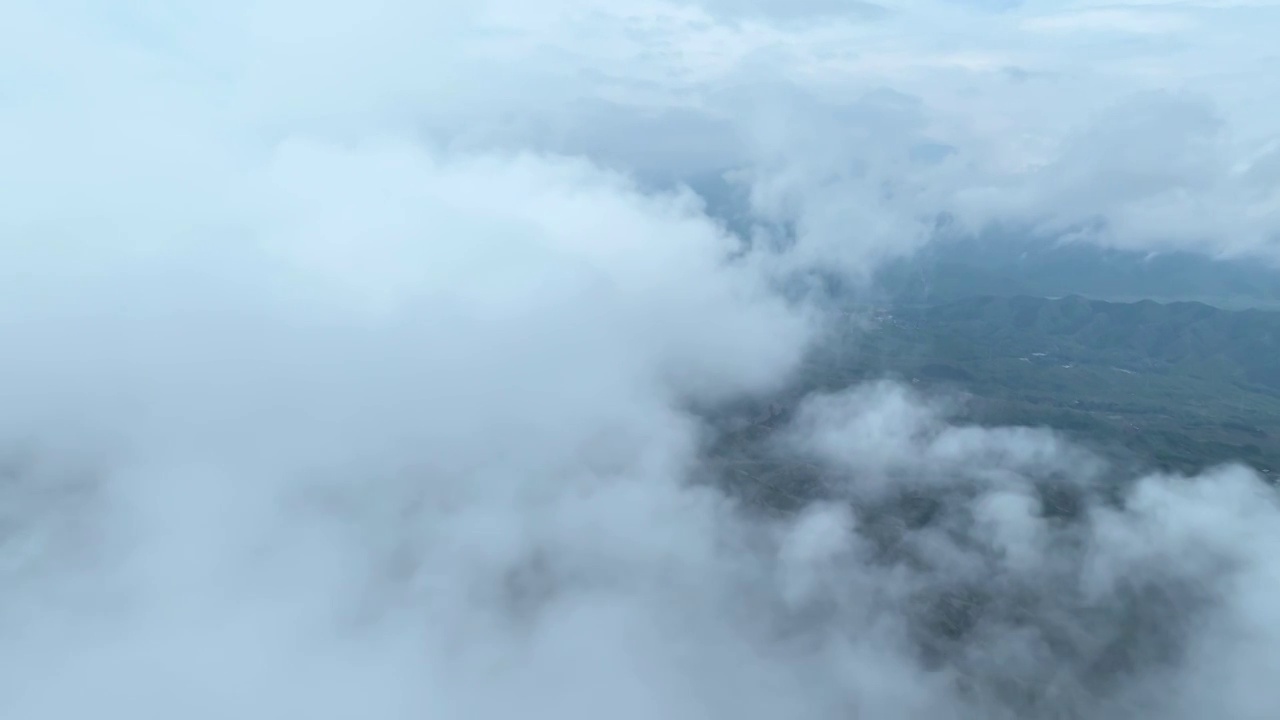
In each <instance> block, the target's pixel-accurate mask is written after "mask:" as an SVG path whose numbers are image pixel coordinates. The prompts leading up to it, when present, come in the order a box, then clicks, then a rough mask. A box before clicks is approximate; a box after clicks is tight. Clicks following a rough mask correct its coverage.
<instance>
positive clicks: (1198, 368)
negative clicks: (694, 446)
mask: <svg viewBox="0 0 1280 720" xmlns="http://www.w3.org/2000/svg"><path fill="white" fill-rule="evenodd" d="M870 316H871V323H872V327H871V329H870V330H867V331H854V332H851V333H849V334H848V335H846V336H845V337H844V338H841V339H839V340H833V341H832V342H831V343H830V344H829V345H827V346H825V347H824V348H822V349H821V351H819V352H817V353H815V355H814V357H813V358H812V360H811V363H810V365H809V367H808V370H807V372H806V374H805V377H804V378H803V379H802V381H801V385H802V386H803V387H802V388H797V390H796V394H797V395H798V394H801V393H803V392H807V391H808V390H810V389H816V388H822V389H833V388H838V387H843V386H847V385H850V384H853V383H856V382H859V381H862V380H866V379H870V378H876V377H886V376H887V377H894V378H898V379H900V380H902V381H903V382H910V383H913V384H916V385H919V386H926V387H927V386H933V387H935V388H938V389H948V388H949V389H951V390H957V391H960V392H963V393H965V394H968V395H970V396H971V397H972V398H973V402H972V403H971V414H970V418H971V419H972V420H974V421H978V422H984V423H999V424H1019V425H1045V426H1050V427H1054V428H1057V429H1059V430H1062V431H1064V432H1067V433H1069V434H1071V435H1073V436H1075V437H1076V438H1077V439H1079V440H1081V441H1083V442H1086V443H1089V444H1092V445H1095V446H1099V447H1101V446H1107V447H1110V448H1112V449H1115V450H1117V451H1123V452H1126V453H1134V454H1136V455H1137V456H1140V459H1142V460H1143V461H1146V462H1150V463H1151V464H1153V465H1156V466H1159V467H1164V468H1169V469H1177V470H1188V471H1190V470H1196V469H1200V468H1203V467H1205V466H1208V465H1213V464H1216V463H1221V462H1229V461H1237V460H1238V461H1244V462H1248V463H1250V464H1252V465H1254V466H1255V467H1257V468H1259V469H1264V468H1265V469H1267V470H1274V471H1277V472H1280V312H1269V311H1261V310H1245V311H1233V310H1223V309H1220V308H1215V307H1212V306H1209V305H1205V304H1203V303H1194V302H1183V303H1169V304H1161V303H1156V302H1152V301H1142V302H1137V303H1113V302H1105V301H1100V300H1088V299H1085V298H1083V297H1080V296H1069V297H1065V298H1058V299H1048V298H1037V297H1027V296H1014V297H990V296H987V297H977V298H967V299H964V300H958V301H955V302H949V303H942V304H937V305H930V306H916V307H910V308H897V309H893V310H889V311H883V310H881V311H879V312H878V313H870Z"/></svg>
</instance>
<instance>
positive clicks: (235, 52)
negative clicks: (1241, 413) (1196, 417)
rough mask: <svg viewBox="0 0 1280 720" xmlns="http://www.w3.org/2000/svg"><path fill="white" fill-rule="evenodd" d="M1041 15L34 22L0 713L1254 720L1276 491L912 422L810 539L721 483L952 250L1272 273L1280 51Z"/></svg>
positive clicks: (17, 111) (786, 432) (1126, 23)
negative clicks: (878, 291) (951, 234)
mask: <svg viewBox="0 0 1280 720" xmlns="http://www.w3.org/2000/svg"><path fill="white" fill-rule="evenodd" d="M1052 5H1053V6H1054V7H1053V8H1051V9H1049V8H1047V6H1046V8H1045V9H1041V10H1031V9H1027V8H1025V7H1024V6H1023V5H1020V4H1016V3H994V2H966V3H941V2H936V3H935V2H916V1H915V0H912V1H911V2H905V1H904V2H894V3H883V4H872V3H863V2H850V3H845V4H842V3H838V2H834V1H829V2H812V3H804V4H796V5H792V4H788V3H781V2H778V3H772V2H753V3H748V4H744V5H741V6H739V5H733V4H731V3H723V2H717V3H707V4H706V5H704V6H699V5H691V4H682V3H669V2H651V1H649V0H628V1H627V2H621V3H608V4H605V3H597V2H592V1H590V0H539V1H538V2H526V3H517V2H505V1H495V2H487V1H486V2H476V3H467V4H462V3H444V2H427V3H412V2H398V1H397V0H381V1H379V2H371V3H363V4H354V3H349V4H343V3H336V2H319V3H299V2H294V1H292V0H276V1H263V2H247V1H246V2H227V3H218V4H213V3H195V2H174V3H169V4H166V5H165V6H164V7H163V8H161V7H158V6H151V5H148V4H143V3H120V4H117V5H112V6H111V7H108V6H106V5H100V4H95V3H82V2H72V1H69V0H68V1H66V2H27V1H26V0H18V1H17V2H13V3H9V4H7V5H6V6H5V9H3V10H0V28H3V29H2V30H0V79H2V80H3V82H2V83H0V86H2V87H3V88H4V90H3V91H2V92H0V108H2V111H0V189H2V190H3V197H4V198H5V201H6V202H5V206H6V210H5V213H4V214H3V217H2V218H0V338H2V339H3V353H0V449H2V451H3V452H0V588H2V592H0V637H3V642H2V643H0V714H2V715H3V716H4V717H6V718H14V719H15V720H28V719H29V720H64V719H67V718H86V717H89V718H104V719H112V720H113V719H115V718H121V719H123V718H130V720H148V719H151V718H155V719H157V720H158V719H160V718H172V717H183V718H190V719H192V720H197V719H200V718H210V719H212V718H233V717H234V718H245V719H246V720H258V719H260V718H261V719H265V718H283V717H308V718H318V719H319V718H334V719H337V718H353V717H365V718H372V719H379V720H380V719H382V718H419V717H432V718H460V719H462V718H466V719H468V720H472V719H475V720H489V719H491V718H492V719H496V718H502V717H508V716H511V715H514V714H520V715H523V716H526V717H533V718H557V720H577V719H579V718H582V719H585V718H592V717H599V716H605V715H607V716H609V717H615V718H622V719H629V718H636V719H639V718H646V719H647V718H671V719H673V720H681V719H684V718H688V719H690V720H694V719H697V720H704V719H707V718H735V719H737V720H754V719H756V718H759V719H762V720H763V719H764V718H784V717H794V718H813V719H815V720H821V719H824V718H851V717H853V718H874V719H885V720H892V719H893V718H904V719H905V718H930V719H932V718H938V719H939V720H942V719H946V718H957V719H961V718H963V719H967V718H974V719H977V718H983V719H989V718H1004V717H1008V718H1103V719H1106V718H1147V717H1150V718H1157V717H1158V718H1175V719H1177V718H1188V719H1190V718H1201V717H1207V716H1216V717H1222V718H1229V719H1230V720H1238V719H1240V720H1242V719H1245V718H1263V717H1270V714H1271V710H1270V709H1271V708H1273V707H1275V706H1276V705H1277V703H1280V690H1277V688H1276V687H1275V685H1274V683H1272V682H1270V678H1271V677H1272V676H1273V675H1274V673H1275V671H1276V670H1280V610H1275V609H1273V606H1274V603H1272V602H1270V599H1271V596H1272V594H1273V593H1274V591H1275V589H1276V588H1277V587H1280V553H1278V552H1277V549H1280V508H1278V507H1277V504H1276V501H1275V498H1274V497H1273V494H1272V491H1271V490H1270V489H1269V488H1268V487H1267V486H1266V485H1264V484H1263V483H1262V482H1261V480H1260V479H1259V478H1258V477H1257V476H1255V475H1254V474H1253V473H1252V471H1250V470H1249V469H1247V468H1244V467H1236V466H1230V467H1224V468H1217V469H1213V470H1211V471H1209V472H1207V473H1206V474H1204V475H1203V476H1202V477H1197V478H1182V477H1166V476H1161V475H1147V474H1143V473H1136V474H1135V473H1133V472H1130V471H1129V470H1128V469H1127V468H1125V467H1119V466H1116V465H1115V464H1114V463H1113V462H1111V461H1109V460H1107V459H1104V458H1102V457H1099V456H1097V455H1095V454H1093V453H1092V452H1090V451H1089V450H1088V449H1085V448H1081V447H1076V446H1073V445H1072V444H1071V443H1070V442H1069V441H1068V440H1066V439H1064V438H1061V437H1058V436H1055V435H1054V434H1053V433H1051V432H1049V431H1046V430H1042V429H1032V428H985V427H976V426H970V425H966V424H964V423H961V422H959V421H958V420H956V419H955V418H956V417H957V416H956V414H955V413H954V412H953V411H954V408H953V407H952V406H951V399H949V398H940V397H933V396H929V395H923V394H920V393H918V392H916V391H914V390H912V389H909V388H904V387H900V386H897V385H894V384H892V383H874V384H870V385H866V386H857V387H852V388H848V389H846V390H843V391H839V392H834V393H827V394H820V395H813V396H810V397H807V398H804V399H803V400H802V401H801V402H800V404H799V406H798V407H797V408H795V411H794V412H790V413H788V414H787V418H788V419H787V421H786V424H785V426H784V427H781V428H779V429H778V431H777V432H775V433H774V434H773V435H772V436H770V438H769V439H768V440H767V441H762V449H761V450H760V452H764V453H768V454H770V455H771V456H773V457H775V458H777V459H778V460H779V461H781V462H786V463H794V464H797V465H804V466H805V467H808V468H811V469H812V472H814V473H816V474H817V475H818V476H820V478H821V483H819V485H820V487H819V488H818V489H816V490H813V491H806V494H804V495H803V496H801V497H798V498H797V500H798V502H797V503H795V504H794V506H793V507H788V508H786V509H780V508H770V507H761V506H760V504H759V503H757V502H752V501H750V500H749V497H750V493H749V492H746V489H747V488H744V486H743V483H744V482H748V481H746V480H743V479H742V478H741V477H740V476H738V475H736V474H735V473H732V472H728V471H726V470H725V467H724V463H722V462H720V460H721V459H722V458H718V457H716V454H715V450H714V448H715V447H716V446H717V445H716V439H717V433H718V432H719V430H718V428H719V427H720V425H719V424H718V423H717V422H715V421H714V420H715V419H716V417H717V413H722V412H728V411H727V410H725V408H731V407H734V406H735V403H741V402H743V401H744V400H745V401H751V402H757V401H758V402H768V399H769V398H771V397H772V396H773V394H774V393H776V392H778V391H781V390H783V389H784V388H787V387H791V386H793V384H794V383H795V381H796V379H797V377H798V373H800V372H801V369H802V360H803V358H804V357H805V353H806V352H808V351H809V350H810V349H811V348H813V347H814V346H815V345H816V344H818V343H820V342H822V340H823V338H824V337H826V333H827V332H828V330H830V329H831V327H832V323H836V322H841V320H840V318H838V317H835V316H832V315H828V314H827V313H826V312H825V310H824V308H825V305H824V303H822V302H820V300H821V298H815V297H813V296H811V295H810V294H806V293H804V292H796V291H795V288H797V287H805V286H806V278H807V277H808V276H809V274H810V273H812V272H814V271H821V272H826V273H834V274H837V275H839V276H841V277H843V278H846V279H847V280H848V281H849V282H851V283H854V284H856V283H859V282H863V281H865V280H866V278H867V277H869V273H870V271H871V270H873V269H874V268H875V267H877V266H878V264H879V263H881V262H883V261H885V260H887V259H890V258H894V257H900V256H904V255H909V254H910V253H911V252H913V251H915V250H916V249H918V248H920V247H923V246H925V245H927V244H928V243H929V242H933V241H936V238H934V237H933V234H932V231H931V228H932V227H934V224H935V221H936V219H937V218H938V217H939V216H941V215H947V216H948V217H952V218H954V219H955V220H956V222H957V224H958V226H959V227H962V228H967V229H968V230H969V231H971V232H980V231H981V230H982V229H983V228H984V227H986V226H988V225H989V224H992V223H1006V224H1021V225H1024V226H1028V227H1036V228H1038V229H1039V230H1041V231H1045V230H1047V231H1048V232H1054V231H1056V229H1063V228H1074V227H1076V226H1078V225H1079V224H1080V223H1081V222H1084V221H1090V222H1094V226H1096V227H1097V228H1099V230H1098V231H1097V232H1096V233H1095V234H1093V235H1089V236H1087V237H1083V238H1079V239H1080V240H1081V241H1085V242H1096V243H1101V244H1108V245H1117V246H1123V247H1137V248H1143V249H1153V250H1154V249H1162V248H1166V247H1183V248H1190V249H1194V250H1198V251H1202V252H1204V253H1206V254H1210V255H1218V254H1235V255H1244V256H1247V257H1251V258H1256V259H1258V260H1259V261H1260V262H1268V261H1271V260H1274V259H1275V257H1276V254H1275V252H1276V242H1275V232H1276V230H1277V218H1278V217H1280V216H1278V215H1277V214H1276V211H1275V199H1274V180H1275V177H1274V173H1270V172H1269V171H1268V168H1271V167H1272V166H1274V165H1275V157H1276V150H1275V145H1274V142H1273V139H1272V138H1271V137H1268V136H1267V135H1266V133H1267V132H1269V131H1268V129H1267V128H1268V123H1269V122H1270V118H1273V117H1274V114H1271V110H1273V109H1274V108H1275V107H1276V105H1275V104H1274V100H1275V99H1276V98H1277V97H1280V96H1277V94H1276V86H1275V84H1274V80H1272V79H1270V78H1269V76H1268V75H1266V73H1265V64H1264V61H1265V60H1266V58H1267V53H1269V52H1271V51H1270V49H1269V45H1268V42H1269V40H1268V38H1269V35H1268V34H1267V33H1266V32H1265V30H1264V29H1263V28H1265V27H1267V26H1266V24H1265V22H1266V20H1267V19H1271V20H1274V19H1275V18H1274V9H1273V8H1271V7H1269V6H1267V5H1266V4H1263V3H1252V4H1251V3H1236V4H1230V5H1227V4H1209V3H1205V4H1202V5H1194V4H1192V5H1188V4H1178V5H1176V6H1174V5H1170V6H1169V7H1162V6H1160V5H1159V4H1151V3H1142V4H1132V5H1129V6H1125V7H1124V8H1121V9H1116V8H1111V9H1096V8H1091V7H1088V6H1087V5H1085V4H1077V3H1057V2H1055V3H1052ZM1011 28H1018V29H1020V32H1022V33H1024V34H1021V35H1016V36H1015V35H1010V34H1009V33H1008V31H1009V30H1010V29H1011ZM1036 33H1039V34H1040V35H1035V34H1036ZM1028 34H1030V35H1028ZM1041 36H1042V37H1043V38H1044V39H1043V40H1028V39H1027V38H1028V37H1041ZM1135 36H1137V37H1139V38H1142V39H1141V40H1138V39H1134V37H1135ZM1085 53H1092V54H1091V57H1094V58H1096V59H1097V61H1098V62H1099V63H1101V65H1099V66H1098V67H1100V68H1101V69H1094V70H1088V71H1076V70H1072V69H1071V68H1072V67H1073V66H1074V65H1075V64H1077V63H1078V61H1079V60H1080V58H1082V57H1083V56H1084V54H1085ZM1125 63H1127V64H1125ZM1242 88H1244V89H1242ZM1246 90H1247V92H1246ZM707 176H713V177H720V176H723V177H725V178H727V179H726V180H725V182H726V183H728V184H729V185H730V186H732V187H733V188H735V189H736V190H737V191H738V192H739V193H740V197H741V198H743V200H742V206H741V208H740V212H741V213H742V217H743V218H745V223H742V222H740V223H737V224H734V225H733V226H732V229H731V226H730V225H729V224H727V223H726V222H725V221H724V220H723V218H720V217H716V216H714V213H711V212H710V211H709V210H708V203H707V200H706V199H705V198H702V197H699V196H698V195H697V194H696V193H695V192H694V191H693V190H691V189H690V186H691V185H693V184H695V183H696V181H697V180H698V179H699V178H705V177H707ZM740 219H741V218H740ZM744 224H745V227H746V230H743V229H742V227H743V225H744Z"/></svg>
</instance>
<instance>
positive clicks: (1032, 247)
mask: <svg viewBox="0 0 1280 720" xmlns="http://www.w3.org/2000/svg"><path fill="white" fill-rule="evenodd" d="M877 280H878V282H877V285H878V287H879V290H880V291H881V293H882V297H884V298H886V299H890V300H892V301H893V302H897V303H916V304H919V303H939V302H948V301H953V300H958V299H961V298H964V297H971V296H974V295H998V296H1002V297H1011V296H1016V295H1036V296H1046V297H1060V296H1066V295H1082V296H1085V297H1091V298H1095V299H1099V300H1111V301H1118V302H1125V301H1135V300H1139V299H1143V298H1146V299H1152V300H1157V301H1166V302H1167V301H1178V300H1194V301H1201V302H1204V303H1207V304H1210V305H1217V306H1221V307H1229V308H1237V309H1239V308H1248V307H1257V308H1269V309H1280V270H1277V269H1276V268H1274V267H1271V266H1268V265H1266V264H1262V263H1258V262H1252V261H1248V260H1242V259H1217V260H1215V259H1210V258H1206V257H1204V256H1203V255H1199V254H1195V253H1190V252H1167V253H1158V254H1152V253H1142V252H1135V251H1127V250H1116V249H1111V248H1104V247H1100V246H1097V245H1093V244H1090V243H1083V242H1073V243H1064V242H1052V241H1049V240H1028V239H1024V238H1000V237H989V236H985V237H982V238H965V239H958V240H952V241H939V242H935V243H933V244H931V245H930V246H928V247H927V248H926V249H925V250H923V251H922V252H920V253H918V254H916V255H914V256H912V257H911V258H908V259H904V260H901V261H898V262H895V263H890V264H889V265H887V266H886V267H885V268H884V269H883V270H881V272H880V273H879V275H878V277H877Z"/></svg>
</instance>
